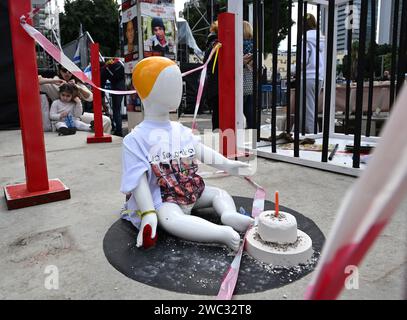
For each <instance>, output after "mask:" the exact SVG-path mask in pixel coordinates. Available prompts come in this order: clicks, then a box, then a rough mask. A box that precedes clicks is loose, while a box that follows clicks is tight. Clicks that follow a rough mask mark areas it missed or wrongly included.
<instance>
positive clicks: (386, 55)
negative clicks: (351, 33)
mask: <svg viewBox="0 0 407 320" xmlns="http://www.w3.org/2000/svg"><path fill="white" fill-rule="evenodd" d="M370 50H371V46H370V45H369V46H368V48H367V52H366V55H365V57H364V58H365V59H366V60H367V61H368V60H369V59H370V52H371V51H370ZM358 51H359V41H353V42H352V54H351V59H352V64H351V66H352V67H351V79H352V80H356V79H357V68H358V54H359V52H358ZM382 59H383V71H385V70H388V71H389V70H390V68H391V45H389V44H383V45H377V44H375V61H374V75H375V77H376V78H377V77H381V76H382ZM343 69H344V71H345V72H346V75H347V72H348V57H347V55H345V57H344V58H343ZM369 72H370V65H369V63H365V70H364V77H365V78H366V79H367V78H369V76H370V74H369Z"/></svg>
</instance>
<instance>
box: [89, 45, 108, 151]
mask: <svg viewBox="0 0 407 320" xmlns="http://www.w3.org/2000/svg"><path fill="white" fill-rule="evenodd" d="M90 60H91V66H92V81H93V83H94V84H95V85H96V86H98V87H100V64H99V44H98V43H92V44H91V47H90ZM93 113H94V126H95V134H94V135H93V136H88V139H87V142H88V143H99V142H112V136H111V135H109V134H104V133H103V119H102V94H101V92H100V90H99V89H96V88H93Z"/></svg>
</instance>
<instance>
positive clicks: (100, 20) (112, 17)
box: [59, 0, 119, 56]
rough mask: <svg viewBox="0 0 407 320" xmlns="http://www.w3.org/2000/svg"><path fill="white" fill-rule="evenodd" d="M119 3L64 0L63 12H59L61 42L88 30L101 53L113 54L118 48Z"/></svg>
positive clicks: (99, 0) (112, 1) (73, 38)
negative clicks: (80, 29) (80, 31)
mask: <svg viewBox="0 0 407 320" xmlns="http://www.w3.org/2000/svg"><path fill="white" fill-rule="evenodd" d="M118 8H119V5H118V4H117V3H116V1H115V0H65V3H64V9H65V12H64V13H60V16H59V19H60V27H61V39H62V42H63V43H64V44H65V43H68V42H70V41H72V40H75V39H76V38H78V36H79V28H80V24H81V23H82V28H83V31H84V32H85V31H88V32H89V33H90V35H91V36H92V38H93V40H94V41H95V42H98V43H99V44H100V51H101V52H102V54H103V55H106V56H114V55H116V53H117V50H118V49H119V10H118Z"/></svg>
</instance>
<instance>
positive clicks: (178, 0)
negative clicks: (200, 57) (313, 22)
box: [58, 0, 316, 50]
mask: <svg viewBox="0 0 407 320" xmlns="http://www.w3.org/2000/svg"><path fill="white" fill-rule="evenodd" d="M117 1H118V2H119V3H121V0H117ZM187 1H188V0H175V12H176V13H177V16H178V12H179V11H181V10H182V9H183V8H184V3H185V2H187ZM58 5H59V7H60V9H62V8H63V6H64V0H58ZM308 12H310V13H312V14H314V15H315V14H316V6H312V5H309V6H308ZM293 20H294V21H295V20H297V4H295V5H294V8H293ZM291 36H292V39H293V40H292V41H293V43H295V39H296V36H297V26H296V25H294V26H293V28H292V30H291ZM279 49H280V50H287V41H286V40H283V41H282V42H281V43H280V48H279Z"/></svg>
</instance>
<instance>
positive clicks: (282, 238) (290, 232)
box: [258, 211, 297, 244]
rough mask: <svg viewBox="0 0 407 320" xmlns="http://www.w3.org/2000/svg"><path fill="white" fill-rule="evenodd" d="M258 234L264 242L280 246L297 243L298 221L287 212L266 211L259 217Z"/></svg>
mask: <svg viewBox="0 0 407 320" xmlns="http://www.w3.org/2000/svg"><path fill="white" fill-rule="evenodd" d="M258 233H259V236H260V238H261V239H262V240H263V241H267V242H274V243H279V244H288V243H294V242H295V241H297V219H295V217H294V216H293V215H291V214H289V213H287V212H279V213H278V215H277V216H276V215H275V211H264V212H262V213H261V214H260V216H259V224H258Z"/></svg>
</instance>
